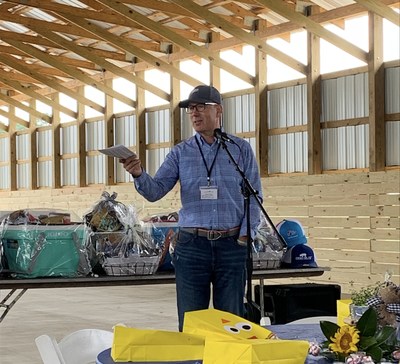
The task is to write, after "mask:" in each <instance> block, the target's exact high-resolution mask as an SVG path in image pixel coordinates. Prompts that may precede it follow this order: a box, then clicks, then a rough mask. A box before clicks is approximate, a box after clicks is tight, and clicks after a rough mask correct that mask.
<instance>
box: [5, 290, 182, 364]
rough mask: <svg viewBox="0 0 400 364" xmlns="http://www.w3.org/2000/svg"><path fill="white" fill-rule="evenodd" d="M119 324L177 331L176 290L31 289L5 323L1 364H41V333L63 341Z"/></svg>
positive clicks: (108, 328) (110, 328)
mask: <svg viewBox="0 0 400 364" xmlns="http://www.w3.org/2000/svg"><path fill="white" fill-rule="evenodd" d="M7 293H8V291H6V290H2V291H0V300H1V299H3V298H4V296H5V295H6V294H7ZM2 312H3V311H2V309H1V308H0V314H1V313H2ZM117 323H124V324H125V325H127V326H131V327H138V328H149V329H150V328H152V329H162V330H171V331H178V322H177V314H176V300H175V285H174V284H167V285H155V286H123V287H99V288H92V287H91V288H53V289H30V290H28V291H27V292H26V293H25V294H24V295H23V296H22V298H21V299H20V300H19V301H18V302H17V303H16V304H15V306H14V307H13V308H12V309H11V310H10V311H9V313H8V314H7V316H6V317H5V318H4V320H3V321H2V322H1V323H0V364H28V363H29V364H41V363H42V361H41V359H40V355H39V352H38V351H37V349H36V345H35V338H36V337H37V336H40V335H42V334H48V335H50V336H53V337H54V338H55V339H56V340H57V341H58V340H60V339H61V338H63V337H64V336H66V335H67V334H69V333H71V332H73V331H76V330H80V329H87V328H96V329H103V330H110V331H112V327H113V326H114V325H115V324H117Z"/></svg>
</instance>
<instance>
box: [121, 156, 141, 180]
mask: <svg viewBox="0 0 400 364" xmlns="http://www.w3.org/2000/svg"><path fill="white" fill-rule="evenodd" d="M119 162H120V163H122V165H123V166H124V168H125V170H126V171H127V172H128V173H130V174H131V175H132V177H133V178H137V177H139V176H140V175H141V174H142V163H141V161H140V159H139V158H138V156H137V155H136V154H135V155H133V156H132V157H129V158H126V159H120V160H119Z"/></svg>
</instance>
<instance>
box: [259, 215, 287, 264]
mask: <svg viewBox="0 0 400 364" xmlns="http://www.w3.org/2000/svg"><path fill="white" fill-rule="evenodd" d="M252 248H253V269H258V270H260V269H276V268H279V267H280V266H281V260H282V257H283V254H284V253H285V251H286V245H285V244H284V241H283V240H282V239H280V238H279V237H278V233H277V231H276V229H274V227H273V226H271V224H270V223H269V222H268V220H267V219H266V217H265V216H264V215H263V214H261V217H260V224H259V225H258V228H257V231H256V235H255V237H254V239H253V242H252Z"/></svg>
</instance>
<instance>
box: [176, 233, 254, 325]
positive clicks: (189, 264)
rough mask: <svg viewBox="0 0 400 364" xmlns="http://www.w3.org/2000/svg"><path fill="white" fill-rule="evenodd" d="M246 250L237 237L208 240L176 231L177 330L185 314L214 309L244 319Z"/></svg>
mask: <svg viewBox="0 0 400 364" xmlns="http://www.w3.org/2000/svg"><path fill="white" fill-rule="evenodd" d="M246 257H247V248H246V247H245V246H242V245H239V244H238V243H237V237H229V238H224V239H218V240H208V239H207V238H205V237H199V236H196V235H193V234H190V233H187V232H184V231H179V234H178V238H177V242H176V246H175V251H174V253H173V257H172V260H173V264H174V267H175V276H176V294H177V306H178V318H179V331H182V330H183V319H184V314H185V312H188V311H195V310H203V309H207V308H208V307H209V303H210V298H211V287H212V298H213V307H214V308H215V309H217V310H221V311H227V312H230V313H233V314H235V315H238V316H241V317H243V314H244V295H245V285H246Z"/></svg>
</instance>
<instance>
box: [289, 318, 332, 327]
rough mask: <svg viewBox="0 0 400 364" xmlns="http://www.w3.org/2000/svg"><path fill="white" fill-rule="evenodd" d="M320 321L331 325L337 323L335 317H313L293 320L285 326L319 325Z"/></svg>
mask: <svg viewBox="0 0 400 364" xmlns="http://www.w3.org/2000/svg"><path fill="white" fill-rule="evenodd" d="M320 321H330V322H333V323H335V324H336V323H337V317H336V316H314V317H304V318H301V319H298V320H294V321H291V322H288V323H287V324H286V325H291V324H319V322H320Z"/></svg>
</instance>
